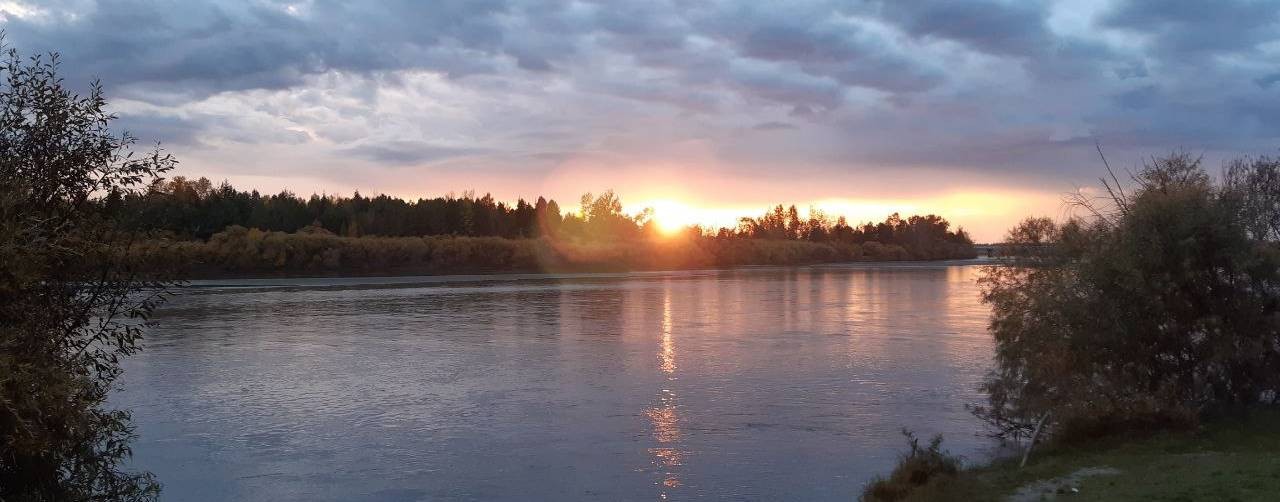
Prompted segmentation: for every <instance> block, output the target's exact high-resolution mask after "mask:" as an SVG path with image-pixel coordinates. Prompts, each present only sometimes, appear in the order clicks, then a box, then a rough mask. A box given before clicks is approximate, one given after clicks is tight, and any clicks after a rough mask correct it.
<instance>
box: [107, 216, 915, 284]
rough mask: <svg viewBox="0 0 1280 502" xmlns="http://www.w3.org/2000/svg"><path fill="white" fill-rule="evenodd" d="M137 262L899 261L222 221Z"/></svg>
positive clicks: (812, 252) (235, 265)
mask: <svg viewBox="0 0 1280 502" xmlns="http://www.w3.org/2000/svg"><path fill="white" fill-rule="evenodd" d="M130 253H131V255H132V257H133V258H134V259H136V260H138V261H142V262H146V263H150V264H153V265H154V266H157V267H162V268H174V269H181V270H183V271H184V274H185V275H186V276H188V277H191V278H216V277H235V276H246V275H248V276H273V275H428V274H444V273H483V272H589V271H623V270H669V269H690V268H707V267H734V266H742V265H804V264H814V263H831V262H852V261H888V260H909V259H912V257H911V255H910V253H908V252H907V250H906V249H905V248H903V247H902V246H897V245H881V244H880V243H878V242H867V243H864V244H852V243H837V242H809V241H803V240H772V239H742V238H737V237H732V238H723V237H717V236H697V235H694V234H687V235H682V236H676V237H672V238H664V239H637V240H634V241H627V242H606V241H587V240H560V239H552V238H549V237H539V238H532V239H523V238H522V239H507V238H502V237H469V236H428V237H376V236H370V237H343V236H338V235H333V234H332V233H329V232H327V231H324V230H322V229H317V228H315V227H307V228H304V229H303V230H301V231H299V232H295V233H286V232H271V231H262V230H258V229H249V228H245V227H241V226H232V227H230V228H228V229H226V230H224V231H222V232H218V233H216V234H214V235H213V236H211V237H210V238H209V239H208V240H205V241H201V240H178V241H172V240H156V239H152V240H142V241H138V242H136V243H135V244H133V246H132V247H131V248H130Z"/></svg>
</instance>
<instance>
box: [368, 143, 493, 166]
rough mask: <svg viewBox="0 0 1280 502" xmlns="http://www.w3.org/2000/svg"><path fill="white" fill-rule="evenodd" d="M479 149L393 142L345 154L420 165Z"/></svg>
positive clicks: (477, 151)
mask: <svg viewBox="0 0 1280 502" xmlns="http://www.w3.org/2000/svg"><path fill="white" fill-rule="evenodd" d="M483 152H485V150H483V149H479V148H465V147H455V146H441V145H433V144H430V143H425V142H420V141H392V142H387V143H381V144H378V143H372V144H363V145H358V146H353V147H350V148H347V149H345V150H343V153H346V154H349V155H352V156H356V157H363V158H366V159H369V160H372V161H375V162H384V163H389V164H419V163H423V162H434V161H437V160H443V159H448V158H453V157H462V156H467V155H475V154H478V153H483Z"/></svg>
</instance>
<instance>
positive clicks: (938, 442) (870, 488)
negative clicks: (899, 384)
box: [858, 429, 961, 502]
mask: <svg viewBox="0 0 1280 502" xmlns="http://www.w3.org/2000/svg"><path fill="white" fill-rule="evenodd" d="M902 435H903V436H906V438H907V445H908V447H909V449H908V450H907V453H906V454H904V455H902V457H900V458H899V459H898V465H897V466H895V467H894V468H893V472H891V473H890V474H889V477H887V478H885V477H877V478H875V479H873V480H871V482H870V483H868V484H867V486H866V487H865V488H863V490H862V496H861V497H859V498H858V500H861V501H863V502H893V501H896V500H903V499H905V498H907V496H908V495H910V494H911V493H912V492H913V491H915V490H918V489H920V488H921V487H924V486H926V485H928V484H930V483H936V482H937V481H938V480H940V479H944V478H952V477H955V475H956V473H958V472H959V471H960V463H961V459H960V457H957V456H954V455H952V454H951V453H950V452H948V451H945V450H943V449H942V435H937V436H934V437H933V439H932V440H930V441H929V446H927V447H924V448H921V447H920V440H919V438H917V437H916V435H915V433H913V432H911V431H909V430H907V429H903V430H902Z"/></svg>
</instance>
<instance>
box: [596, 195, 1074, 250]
mask: <svg viewBox="0 0 1280 502" xmlns="http://www.w3.org/2000/svg"><path fill="white" fill-rule="evenodd" d="M620 195H621V196H622V197H623V201H624V202H625V203H626V204H625V205H624V207H623V210H624V211H625V212H626V213H628V214H639V213H640V212H642V211H645V210H646V209H648V210H651V211H652V214H651V215H650V218H651V220H652V221H653V223H654V225H656V226H657V229H658V230H659V231H660V232H661V233H662V234H664V235H673V234H676V233H678V232H680V231H682V230H684V229H686V228H688V227H689V226H692V225H701V226H702V227H703V229H704V230H706V231H711V232H714V231H716V230H718V229H720V228H731V229H732V228H737V226H738V221H739V219H740V218H742V217H752V218H754V217H758V216H760V215H762V214H764V212H766V211H769V210H771V209H772V207H773V206H774V205H776V204H773V205H760V206H744V205H735V206H709V205H699V204H697V203H694V202H691V201H688V200H682V199H681V198H678V197H675V196H667V197H663V198H651V199H645V200H640V201H637V202H628V201H627V199H626V194H625V193H622V194H620ZM1061 201H1062V199H1061V197H1060V196H1058V195H1054V194H1041V193H1034V192H1017V191H980V190H975V191H963V192H952V193H947V194H942V195H938V196H933V197H925V198H918V199H905V198H904V199H879V198H865V199H864V198H824V199H819V200H814V201H810V202H808V203H796V208H797V209H798V210H799V213H800V217H801V218H804V219H808V217H809V213H810V209H811V208H814V209H817V210H819V211H821V212H823V213H824V214H825V216H826V218H827V219H828V220H829V221H830V222H832V223H834V222H835V221H836V219H837V218H839V217H841V216H843V217H845V219H846V221H848V223H849V224H850V225H853V226H857V225H860V224H863V223H867V222H872V223H879V222H882V221H884V220H885V218H887V217H888V216H889V215H891V214H893V213H898V214H900V215H902V217H904V218H905V217H908V216H911V215H925V214H936V215H939V216H942V217H944V218H947V219H948V220H949V221H951V223H952V225H953V228H954V227H958V226H963V227H964V228H965V229H966V230H967V231H968V232H969V233H970V235H971V236H972V237H973V238H974V239H975V240H976V241H978V242H986V241H993V240H999V239H1000V238H1001V237H1002V236H1003V233H1004V231H1005V230H1007V229H1008V228H1009V227H1011V226H1012V225H1013V224H1014V223H1016V222H1017V221H1019V220H1021V219H1022V218H1024V217H1027V216H1030V215H1047V216H1058V214H1056V211H1060V209H1061V205H1062V202H1061ZM788 205H789V204H788Z"/></svg>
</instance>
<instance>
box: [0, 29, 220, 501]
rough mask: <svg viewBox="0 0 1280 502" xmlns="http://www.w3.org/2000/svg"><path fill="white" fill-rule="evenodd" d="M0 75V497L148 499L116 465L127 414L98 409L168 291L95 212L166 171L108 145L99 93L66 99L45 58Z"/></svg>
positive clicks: (9, 60)
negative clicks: (127, 252) (134, 260)
mask: <svg viewBox="0 0 1280 502" xmlns="http://www.w3.org/2000/svg"><path fill="white" fill-rule="evenodd" d="M0 73H3V74H4V76H3V84H2V87H0V264H3V266H0V500H70V501H81V500H146V499H153V498H155V497H156V495H157V493H158V492H159V485H158V484H157V483H156V482H155V481H154V479H152V477H151V475H150V474H146V473H141V474H139V473H129V472H126V471H124V470H123V468H122V463H123V462H124V461H125V460H126V459H127V458H128V457H129V455H130V450H129V443H128V441H129V439H130V438H131V437H132V431H131V428H130V425H129V414H128V413H127V412H125V411H120V410H111V409H107V408H106V407H105V401H106V398H107V395H108V393H109V392H110V390H111V388H112V385H113V382H114V381H115V379H116V377H117V376H118V375H119V374H120V371H121V370H120V366H119V360H120V358H121V357H124V356H128V355H130V354H133V353H134V352H136V351H138V350H139V339H140V338H141V335H142V327H143V321H144V320H145V319H146V316H147V314H148V313H149V312H150V311H151V309H152V308H154V307H155V306H156V305H157V303H158V302H159V301H160V300H161V299H162V296H161V295H162V294H163V291H164V286H165V285H166V283H165V282H162V281H159V280H158V279H157V278H156V276H155V275H154V273H153V271H154V269H151V270H152V271H149V272H146V273H143V272H141V271H140V270H139V268H138V267H135V266H134V265H135V264H134V263H131V262H129V261H128V260H127V258H126V257H125V256H126V255H125V254H124V253H121V252H120V250H121V249H122V248H123V247H124V246H125V245H127V243H125V242H122V241H121V237H122V236H121V234H119V233H117V232H116V231H115V228H114V225H113V222H112V221H111V219H110V218H104V217H103V215H102V214H101V213H100V212H98V211H96V210H95V209H96V208H98V207H103V208H107V209H108V210H109V211H112V212H118V211H121V207H122V205H124V204H126V203H127V202H126V201H127V200H129V199H130V198H131V197H133V191H134V189H135V188H136V187H144V186H146V183H147V182H149V181H151V180H152V179H154V178H155V177H156V176H157V175H159V174H160V173H163V172H165V171H167V170H169V169H171V168H172V167H173V165H174V163H175V162H174V160H173V159H172V158H171V157H170V156H168V155H165V154H164V153H162V152H161V151H159V150H158V149H157V150H153V151H151V152H148V153H144V154H139V153H137V152H134V151H132V150H131V146H132V144H133V143H134V141H133V138H131V137H130V136H128V135H127V134H126V135H123V136H117V135H113V134H112V133H111V131H110V130H109V128H108V126H109V125H110V123H111V121H112V119H114V117H113V116H112V115H110V114H109V113H107V112H106V111H105V107H106V100H105V99H104V98H103V94H102V88H101V87H100V86H99V85H98V84H97V83H96V82H95V83H94V84H92V85H91V87H90V89H89V93H88V95H87V96H83V97H81V96H77V95H75V94H73V93H72V92H71V91H70V90H68V89H67V88H65V87H64V86H63V83H62V80H61V79H60V78H59V77H58V58H57V55H56V54H55V55H51V56H49V57H47V58H40V57H35V58H31V59H28V60H24V59H22V58H20V56H19V55H18V53H17V52H16V51H14V50H9V51H8V52H7V53H6V56H5V57H4V59H3V61H2V62H0ZM193 190H199V191H208V190H209V188H208V187H207V186H205V187H197V188H193ZM99 196H101V200H97V201H95V200H94V198H95V197H99ZM205 224H206V225H207V224H210V223H207V222H206V223H205Z"/></svg>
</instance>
